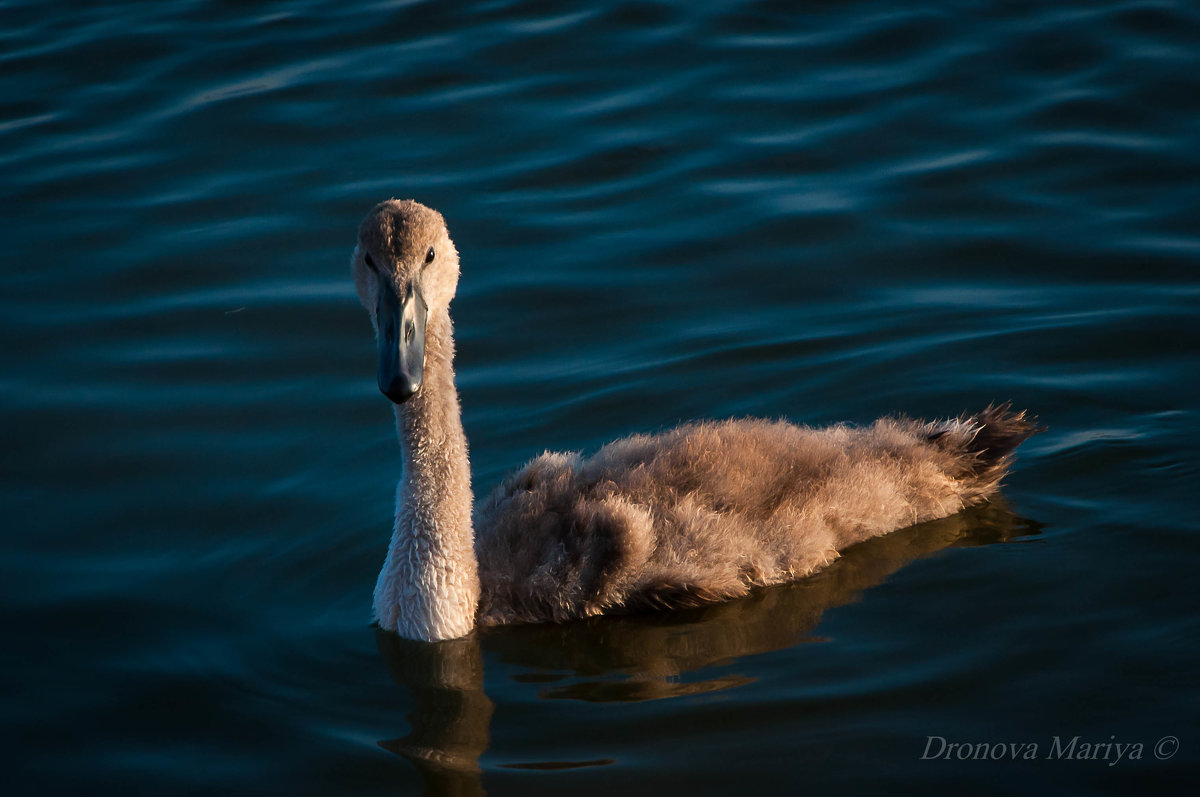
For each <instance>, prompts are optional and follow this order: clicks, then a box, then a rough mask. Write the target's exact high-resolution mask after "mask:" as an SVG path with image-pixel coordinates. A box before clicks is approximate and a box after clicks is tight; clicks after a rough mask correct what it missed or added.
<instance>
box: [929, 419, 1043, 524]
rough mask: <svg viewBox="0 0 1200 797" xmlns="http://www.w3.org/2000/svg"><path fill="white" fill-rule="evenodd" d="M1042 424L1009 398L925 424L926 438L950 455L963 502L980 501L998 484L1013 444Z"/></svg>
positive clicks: (1041, 428) (1011, 459)
mask: <svg viewBox="0 0 1200 797" xmlns="http://www.w3.org/2000/svg"><path fill="white" fill-rule="evenodd" d="M1045 428H1046V427H1044V426H1041V425H1039V424H1038V422H1037V418H1036V417H1034V416H1032V415H1030V414H1029V413H1028V412H1026V411H1025V410H1020V411H1014V410H1013V408H1012V403H1011V402H1006V403H1004V404H989V405H988V406H987V408H986V409H984V410H983V411H982V412H977V413H975V414H973V415H966V414H964V415H960V416H959V417H957V418H951V419H950V420H946V421H939V422H936V423H932V424H929V425H928V426H926V437H927V439H928V440H929V441H930V442H932V443H935V444H937V445H938V446H939V447H940V448H942V449H943V450H945V451H946V452H948V453H951V454H952V455H954V462H955V468H954V471H955V472H954V474H953V475H954V476H955V477H956V479H957V480H958V481H959V483H960V485H961V488H962V499H963V503H964V505H967V506H970V505H972V504H977V503H981V502H983V501H984V500H986V499H987V498H988V497H989V496H990V495H991V494H992V493H994V492H995V491H996V489H997V488H998V487H999V485H1000V480H1001V479H1003V478H1004V475H1005V474H1006V473H1007V472H1008V468H1009V466H1010V465H1011V464H1012V461H1013V457H1014V454H1015V452H1016V450H1017V447H1018V446H1020V445H1021V443H1023V442H1025V441H1026V440H1028V439H1029V438H1030V437H1032V436H1033V435H1035V434H1037V433H1038V432H1042V431H1044V430H1045Z"/></svg>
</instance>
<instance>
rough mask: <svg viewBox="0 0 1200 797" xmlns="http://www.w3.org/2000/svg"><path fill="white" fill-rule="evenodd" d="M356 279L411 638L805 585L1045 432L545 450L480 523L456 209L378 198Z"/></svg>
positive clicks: (498, 494)
mask: <svg viewBox="0 0 1200 797" xmlns="http://www.w3.org/2000/svg"><path fill="white" fill-rule="evenodd" d="M353 271H354V283H355V287H356V288H357V290H358V296H359V299H360V300H361V301H362V303H363V306H364V307H366V309H367V311H368V313H370V316H371V323H372V325H373V326H374V327H375V334H376V338H377V340H378V343H379V388H380V390H381V391H383V393H384V394H385V395H386V396H387V397H388V398H390V399H391V400H392V402H393V403H394V405H395V406H394V408H393V409H394V411H395V414H396V426H397V429H398V431H399V435H400V443H401V448H402V451H403V457H404V470H403V475H402V476H401V479H400V484H399V486H398V487H397V490H396V523H395V528H394V530H393V532H392V541H391V545H390V546H389V547H388V553H387V560H386V562H385V563H384V566H383V570H382V571H381V572H380V574H379V581H378V583H377V584H376V586H375V617H376V619H377V621H378V622H379V625H380V626H382V627H383V628H385V629H387V630H393V631H396V632H397V633H399V634H400V635H401V636H404V637H409V638H411V639H420V640H427V641H434V640H440V639H452V638H455V637H460V636H463V635H465V634H467V633H469V632H470V631H471V629H472V628H474V627H475V625H477V624H478V625H483V626H488V625H499V624H502V623H517V622H543V621H563V620H570V619H573V618H579V617H588V616H591V615H596V614H602V613H605V612H616V611H632V610H641V609H664V608H672V607H682V606H695V605H698V604H702V603H707V602H711V601H720V600H726V599H729V598H734V597H737V596H740V595H745V594H746V593H747V592H748V591H749V590H750V589H751V588H752V587H756V586H762V585H766V584H778V583H781V582H784V581H789V580H792V579H796V578H800V577H802V576H805V575H808V574H810V573H813V572H815V571H817V570H819V569H820V568H822V567H824V566H825V565H827V564H829V563H830V562H832V561H833V560H834V559H836V558H837V557H838V555H839V554H838V552H839V551H841V550H843V549H845V548H846V547H848V546H850V545H853V544H854V543H856V542H860V541H862V540H865V539H868V538H870V537H874V536H877V535H880V534H886V533H888V532H890V531H894V530H896V529H900V528H903V527H906V526H910V525H912V524H914V523H921V522H924V521H927V520H934V519H937V518H941V517H945V516H946V515H949V514H952V513H954V512H957V511H959V510H960V509H962V508H963V507H966V506H970V505H973V504H978V503H981V502H983V501H985V500H986V499H987V497H988V496H990V495H992V494H993V493H994V492H995V491H996V488H997V485H998V484H999V482H1000V479H1001V477H1002V476H1003V475H1004V473H1005V471H1006V470H1007V469H1008V465H1009V463H1010V462H1011V459H1012V452H1013V450H1014V449H1015V448H1016V447H1017V446H1018V445H1019V444H1020V443H1021V442H1022V441H1023V440H1025V439H1026V438H1027V437H1029V436H1030V435H1031V434H1033V433H1035V432H1036V431H1038V428H1037V427H1036V425H1035V424H1034V422H1033V420H1032V419H1030V418H1028V417H1026V414H1025V413H1024V412H1012V411H1010V408H1009V406H1008V405H1005V406H1001V407H988V408H987V409H986V410H984V411H983V412H980V413H978V414H976V415H973V416H963V417H960V418H957V419H951V420H946V421H938V422H933V423H924V422H921V421H913V420H906V419H901V418H885V419H881V420H879V421H876V422H875V423H874V424H872V425H871V426H869V427H866V428H855V427H850V426H844V425H838V426H832V427H828V428H824V429H811V428H805V427H799V426H794V425H792V424H789V423H786V422H784V421H765V420H729V421H722V422H716V423H712V422H704V423H693V424H688V425H685V426H681V427H679V428H677V429H673V430H671V431H668V432H663V433H661V434H655V435H635V436H633V437H629V438H625V439H623V440H618V441H616V442H614V443H610V444H609V445H607V446H605V447H604V448H602V449H600V451H599V452H597V453H596V454H595V455H594V456H592V457H590V458H587V459H585V458H583V457H582V456H580V455H579V454H578V453H569V454H561V453H545V454H542V455H541V456H539V457H537V458H535V459H533V460H532V461H531V462H529V463H528V464H527V465H526V466H525V467H524V468H522V469H521V470H519V471H517V472H516V473H514V474H512V475H511V476H509V477H508V478H507V479H506V480H505V481H504V483H503V484H501V485H500V486H499V487H497V488H496V490H495V491H494V492H493V493H492V494H491V496H490V497H489V498H488V499H487V500H486V501H485V502H483V503H482V504H481V505H480V506H479V507H478V508H477V510H476V511H475V513H474V520H473V522H472V494H471V474H470V464H469V461H468V459H467V440H466V436H465V435H464V434H463V428H462V420H461V412H460V410H459V405H458V393H457V391H456V390H455V387H454V369H453V364H452V363H453V359H454V339H453V328H452V326H451V323H450V300H451V299H452V298H453V297H454V291H455V288H456V287H457V285H458V252H457V251H456V250H455V248H454V244H453V242H451V240H450V236H449V233H448V232H447V230H446V224H445V222H444V221H443V219H442V217H441V215H440V214H439V213H437V212H436V211H434V210H431V209H430V208H427V207H425V206H424V205H420V204H418V203H417V202H414V201H411V200H395V199H391V200H388V201H386V202H382V203H380V204H379V205H376V206H375V208H374V209H373V210H372V211H371V213H370V214H369V215H368V216H367V218H366V219H365V220H364V221H363V223H362V225H361V227H360V228H359V231H358V246H357V247H356V248H355V250H354V257H353Z"/></svg>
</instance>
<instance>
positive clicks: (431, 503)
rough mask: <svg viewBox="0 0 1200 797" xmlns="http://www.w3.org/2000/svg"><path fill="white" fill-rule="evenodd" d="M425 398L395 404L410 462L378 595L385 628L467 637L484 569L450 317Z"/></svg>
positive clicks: (432, 345)
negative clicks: (479, 557) (481, 568)
mask: <svg viewBox="0 0 1200 797" xmlns="http://www.w3.org/2000/svg"><path fill="white" fill-rule="evenodd" d="M425 352H426V359H425V374H424V381H423V383H422V386H421V389H420V391H418V393H417V394H416V395H415V396H413V397H412V398H411V399H409V400H408V401H406V402H405V403H404V404H400V405H395V414H396V428H397V432H398V433H399V437H400V448H401V451H402V456H403V475H402V476H401V478H400V484H399V486H398V488H397V490H396V524H395V528H394V530H393V534H392V543H391V545H390V546H389V548H388V556H387V561H386V562H385V564H384V568H383V571H382V572H381V573H380V575H379V582H378V584H377V585H376V590H375V616H376V619H377V620H378V622H379V624H380V626H382V627H383V628H385V629H388V630H395V631H397V632H398V633H399V634H400V635H401V636H404V637H408V638H410V639H424V640H427V641H434V640H440V639H453V638H456V637H460V636H464V635H465V634H467V633H469V632H470V631H471V629H472V628H474V626H475V609H476V605H477V603H478V600H479V575H478V564H477V562H476V559H475V542H474V531H473V529H472V526H471V509H472V503H473V496H472V493H471V469H470V462H469V459H468V455H467V439H466V435H465V434H464V432H463V427H462V413H461V410H460V408H459V403H458V392H457V390H456V389H455V386H454V365H453V361H454V339H453V328H452V325H451V323H450V317H449V314H448V313H446V312H445V311H442V312H441V313H439V314H436V315H435V314H431V315H430V318H429V321H428V323H427V327H426V340H425Z"/></svg>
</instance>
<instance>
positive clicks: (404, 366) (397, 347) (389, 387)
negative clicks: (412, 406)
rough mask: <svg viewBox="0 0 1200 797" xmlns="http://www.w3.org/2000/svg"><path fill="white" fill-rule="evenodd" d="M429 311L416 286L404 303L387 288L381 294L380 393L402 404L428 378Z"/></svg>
mask: <svg viewBox="0 0 1200 797" xmlns="http://www.w3.org/2000/svg"><path fill="white" fill-rule="evenodd" d="M428 316H429V307H428V306H427V305H426V304H425V298H424V297H423V296H422V295H421V289H420V287H418V286H417V284H416V283H415V282H413V283H410V284H409V286H408V291H407V292H406V293H405V295H404V299H403V300H401V299H400V298H399V297H398V296H397V295H396V293H395V291H393V290H392V289H391V287H390V286H384V287H382V288H381V289H380V291H379V390H380V391H381V392H382V393H383V395H385V396H387V397H388V398H389V399H391V400H392V402H393V403H395V404H403V403H404V402H406V401H408V400H409V399H410V398H412V397H413V396H414V395H416V392H417V391H418V390H420V389H421V380H422V379H423V378H424V376H425V320H426V319H427V318H428Z"/></svg>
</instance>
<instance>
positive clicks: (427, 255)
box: [425, 246, 434, 263]
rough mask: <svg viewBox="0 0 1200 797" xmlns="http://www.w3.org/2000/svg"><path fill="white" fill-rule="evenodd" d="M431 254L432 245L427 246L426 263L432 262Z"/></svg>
mask: <svg viewBox="0 0 1200 797" xmlns="http://www.w3.org/2000/svg"><path fill="white" fill-rule="evenodd" d="M433 254H434V252H433V247H432V246H431V247H429V251H428V252H426V253H425V262H426V263H432V262H433Z"/></svg>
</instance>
